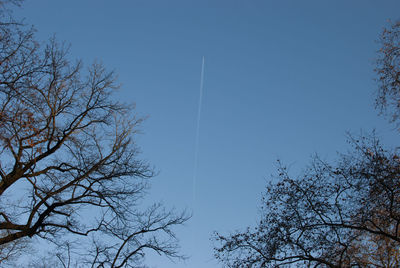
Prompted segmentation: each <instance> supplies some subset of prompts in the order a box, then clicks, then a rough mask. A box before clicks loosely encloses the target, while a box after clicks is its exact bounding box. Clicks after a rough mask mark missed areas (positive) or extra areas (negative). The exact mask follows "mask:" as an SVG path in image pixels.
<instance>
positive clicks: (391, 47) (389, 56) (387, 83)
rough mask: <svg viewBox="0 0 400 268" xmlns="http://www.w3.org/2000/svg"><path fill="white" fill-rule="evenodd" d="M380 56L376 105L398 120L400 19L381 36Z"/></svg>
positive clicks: (391, 117)
mask: <svg viewBox="0 0 400 268" xmlns="http://www.w3.org/2000/svg"><path fill="white" fill-rule="evenodd" d="M379 44H380V45H381V48H380V50H379V57H378V60H377V67H376V69H375V71H376V73H377V74H378V79H377V81H378V83H379V88H378V91H377V98H376V106H377V108H378V109H379V110H380V111H381V112H382V113H384V114H387V115H389V116H390V120H391V122H397V121H398V119H399V116H400V21H397V22H394V23H391V24H390V25H389V26H388V27H387V28H385V29H384V30H383V32H382V34H381V36H380V39H379Z"/></svg>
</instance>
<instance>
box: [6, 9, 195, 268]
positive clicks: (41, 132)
mask: <svg viewBox="0 0 400 268" xmlns="http://www.w3.org/2000/svg"><path fill="white" fill-rule="evenodd" d="M18 2H19V1H16V3H18ZM2 3H3V2H0V4H2ZM6 14H7V15H6ZM0 15H2V20H1V22H0V103H1V105H0V144H1V148H0V176H1V180H0V264H2V262H5V261H6V260H7V259H10V258H11V257H12V256H14V255H16V254H21V252H22V253H24V252H23V248H24V246H25V245H26V242H27V241H29V240H31V239H32V238H35V237H36V238H41V239H43V240H45V241H51V242H52V243H54V244H55V245H59V247H58V250H61V251H60V252H61V253H60V254H59V255H57V256H59V257H60V258H59V260H60V262H62V263H64V265H65V266H69V265H71V258H73V259H74V260H75V261H76V260H77V256H79V258H78V259H79V260H80V261H82V262H87V263H91V265H93V266H101V267H104V266H108V267H130V265H133V264H134V265H138V263H141V261H142V259H143V256H144V252H145V249H151V250H154V251H156V252H158V253H160V254H165V255H167V256H169V257H179V256H180V255H179V254H178V252H177V243H176V242H177V241H176V238H175V235H174V233H173V232H172V229H171V228H172V227H173V226H175V225H179V224H182V223H183V222H185V221H186V220H187V218H188V217H187V215H186V214H175V213H174V212H173V211H165V210H164V209H163V208H162V206H161V205H154V206H152V207H150V208H149V209H148V210H144V211H141V210H140V209H139V208H138V205H137V203H138V200H139V199H140V198H142V197H143V194H144V190H145V189H146V186H147V183H146V180H147V179H148V178H151V177H152V176H153V175H154V174H153V171H152V169H151V168H150V167H149V165H148V164H147V163H146V162H145V161H142V160H140V159H139V158H138V152H139V151H138V148H137V146H136V145H135V143H134V140H133V135H134V134H135V133H136V132H137V130H138V126H139V124H140V123H141V121H142V119H141V118H138V117H136V116H135V114H134V111H133V107H131V106H128V105H124V104H121V103H120V102H118V101H116V100H115V98H114V97H113V92H114V91H115V90H116V89H117V88H118V84H116V82H115V74H114V73H113V72H108V71H106V70H105V68H104V67H103V66H102V65H101V64H100V63H94V64H92V65H91V66H90V67H89V68H87V69H84V68H83V67H82V63H81V62H80V61H76V62H71V61H70V60H69V55H68V48H67V47H66V46H65V45H64V44H62V43H59V42H57V41H56V40H55V39H54V38H53V39H51V40H50V41H49V42H48V43H47V44H46V45H42V44H40V43H39V42H37V41H36V40H35V38H34V30H33V29H31V28H27V27H26V26H24V25H21V24H20V23H16V22H15V21H13V20H10V19H9V18H10V17H9V16H8V15H9V13H7V12H6V11H4V10H3V12H2V13H1V14H0ZM78 237H82V238H79V239H80V240H79V242H78V243H77V242H76V239H78ZM43 240H41V241H43ZM82 241H86V242H82ZM89 242H90V243H89ZM85 243H89V244H85ZM66 245H68V247H66ZM83 245H85V246H83ZM88 245H89V246H88ZM74 248H75V249H74ZM76 248H81V250H82V249H83V251H80V250H77V249H76ZM88 248H89V249H88ZM74 252H75V253H74ZM25 253H26V252H25ZM67 253H68V254H67ZM66 256H68V258H67V257H66ZM61 257H62V258H61ZM67 259H70V262H68V263H69V264H68V265H67V264H66V263H67V262H66V260H67ZM60 262H59V263H60Z"/></svg>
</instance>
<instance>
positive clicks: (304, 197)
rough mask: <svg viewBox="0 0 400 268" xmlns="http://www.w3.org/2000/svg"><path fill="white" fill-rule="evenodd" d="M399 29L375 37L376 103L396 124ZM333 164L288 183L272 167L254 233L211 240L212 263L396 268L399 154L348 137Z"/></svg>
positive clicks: (286, 175) (372, 140) (317, 165)
mask: <svg viewBox="0 0 400 268" xmlns="http://www.w3.org/2000/svg"><path fill="white" fill-rule="evenodd" d="M399 33H400V23H398V22H397V23H393V24H391V25H390V27H388V28H387V29H385V30H384V31H383V33H382V36H381V39H380V44H381V49H380V50H379V58H378V60H377V67H376V72H377V75H378V79H377V80H378V83H379V88H378V90H377V99H376V104H377V107H378V108H379V109H380V111H381V112H383V113H384V114H387V115H389V116H390V120H391V122H394V123H396V124H398V120H399V111H400V109H399V107H400V105H399V103H400V80H399V77H400V61H399V59H400V57H399V52H400V38H399V37H400V34H399ZM349 143H350V144H351V146H352V150H350V151H349V152H348V153H346V154H341V155H340V156H339V159H338V160H337V161H336V162H334V163H327V162H326V161H322V160H321V159H319V158H318V157H315V158H314V159H313V160H312V161H311V163H310V165H309V166H308V167H307V168H306V169H305V171H304V173H303V174H300V175H298V176H292V175H291V174H290V172H288V170H287V168H286V167H285V166H284V165H282V164H281V163H280V162H279V165H278V176H277V178H275V179H274V180H272V181H273V182H271V183H270V184H269V185H268V186H267V188H266V191H265V193H264V195H263V199H262V205H261V217H260V221H259V223H258V224H257V225H256V227H253V228H250V227H249V228H247V229H246V230H245V231H242V232H240V231H238V232H234V233H231V234H228V235H223V234H220V233H215V235H214V237H213V238H214V240H215V242H216V246H215V256H216V258H217V259H218V260H219V261H220V262H221V263H223V264H224V265H225V266H226V267H291V266H304V267H317V266H320V267H398V266H399V265H400V256H399V254H400V230H399V228H400V189H399V185H400V154H399V151H398V148H397V147H396V148H394V149H386V148H385V147H384V146H382V145H381V143H380V142H379V139H378V138H377V137H376V136H375V134H371V135H369V136H368V135H367V136H361V137H359V138H354V137H352V136H350V137H349Z"/></svg>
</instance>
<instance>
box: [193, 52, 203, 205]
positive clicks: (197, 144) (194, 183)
mask: <svg viewBox="0 0 400 268" xmlns="http://www.w3.org/2000/svg"><path fill="white" fill-rule="evenodd" d="M204 63H205V60H204V56H203V58H202V61H201V75H200V94H199V103H198V108H197V127H196V140H195V148H194V168H193V201H195V198H196V179H197V168H198V162H199V161H198V158H199V140H200V119H201V104H202V102H203V85H204Z"/></svg>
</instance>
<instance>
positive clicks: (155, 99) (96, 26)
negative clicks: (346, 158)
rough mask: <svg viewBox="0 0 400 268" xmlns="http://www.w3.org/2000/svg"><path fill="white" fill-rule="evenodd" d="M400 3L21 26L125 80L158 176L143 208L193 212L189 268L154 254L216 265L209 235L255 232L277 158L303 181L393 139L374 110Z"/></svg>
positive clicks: (124, 10) (160, 8) (40, 18)
mask: <svg viewBox="0 0 400 268" xmlns="http://www.w3.org/2000/svg"><path fill="white" fill-rule="evenodd" d="M399 11H400V1H394V0H393V1H368V0H358V1H348V0H346V1H333V0H332V1H327V0H314V1H298V0H293V1H285V0H283V1H272V0H263V1H261V0H241V1H238V0H202V1H190V0H181V1H176V0H163V1H161V0H159V1H154V0H131V1H127V0H126V1H122V0H115V1H108V0H85V1H82V0H80V1H78V0H74V1H58V0H57V1H55V0H26V3H25V5H24V6H23V7H22V9H18V10H16V15H18V16H23V17H25V18H26V22H27V23H29V24H33V25H35V26H36V28H37V29H38V33H37V37H38V38H39V39H40V40H43V41H45V40H46V39H48V37H49V36H51V35H52V34H54V33H56V36H57V38H58V39H60V40H65V41H67V43H70V44H71V45H72V47H71V55H72V57H73V58H74V57H76V58H81V59H83V60H84V61H85V62H86V64H87V65H89V64H90V63H91V62H92V61H93V60H95V59H100V60H102V61H103V63H104V64H105V65H106V66H107V67H108V68H109V69H115V70H116V71H117V72H118V73H119V81H120V82H121V83H122V85H123V86H122V88H121V90H120V92H119V93H118V94H119V97H121V98H122V99H123V100H124V101H127V102H135V103H136V105H137V112H138V113H139V114H140V115H148V116H149V118H148V119H147V121H146V122H145V123H144V124H143V127H142V130H143V135H140V136H139V137H138V139H137V141H138V144H139V145H140V147H141V148H142V150H143V155H142V156H143V158H145V159H148V160H149V161H150V162H151V163H152V164H153V165H154V166H155V167H156V169H157V170H158V171H159V172H160V174H159V175H158V176H157V177H156V178H155V179H154V180H153V183H152V189H151V191H150V194H149V197H148V200H147V201H146V202H150V200H153V201H162V202H164V203H165V204H166V205H167V206H169V207H172V206H175V207H176V208H178V209H184V208H187V209H188V210H189V211H192V212H193V214H194V217H193V218H192V219H191V220H190V221H189V222H188V223H187V225H186V226H184V227H180V228H178V229H177V230H176V231H177V234H178V236H179V237H180V239H181V244H182V252H183V253H185V254H187V255H189V256H191V258H190V259H189V260H187V261H186V262H178V263H172V262H170V261H168V259H165V258H159V257H157V256H154V255H153V254H149V255H148V259H147V263H148V264H149V265H150V266H151V267H163V268H164V267H165V268H169V267H178V268H179V267H191V268H200V267H201V268H204V267H206V268H207V267H220V266H221V265H219V264H218V263H217V262H216V261H215V260H214V259H213V256H212V243H211V242H210V240H209V239H210V236H211V233H212V232H213V231H220V232H222V233H229V232H230V231H234V230H236V229H240V228H243V227H245V226H248V225H253V224H254V223H255V222H256V221H257V217H258V214H257V212H258V207H259V201H260V195H261V192H262V191H263V188H264V186H265V184H266V182H267V181H268V180H269V179H270V175H271V174H274V172H275V166H274V162H275V160H276V159H277V158H280V159H282V160H283V162H284V163H287V164H289V165H290V166H291V167H292V169H291V170H292V171H295V172H296V171H298V170H301V169H302V167H303V166H304V165H305V164H306V163H307V162H308V160H309V157H310V156H311V155H312V154H314V153H316V152H317V153H319V154H320V155H321V156H322V158H325V159H334V158H335V155H336V152H338V151H343V150H345V149H346V148H347V145H346V142H345V132H346V131H351V132H353V133H359V132H360V130H361V129H363V130H366V131H369V130H371V129H373V128H376V129H377V132H378V133H379V134H380V135H381V136H383V137H384V141H386V143H388V144H391V143H394V141H395V139H397V135H396V134H395V133H394V131H393V127H392V126H391V125H389V124H387V123H386V121H385V119H384V118H382V117H378V116H377V113H376V111H375V110H374V109H373V96H374V90H375V88H376V83H375V82H374V81H373V78H374V73H373V68H374V58H375V57H376V54H375V51H376V50H377V48H378V45H377V43H376V42H375V40H376V39H377V38H378V35H379V33H380V32H381V30H382V28H383V26H385V25H387V19H394V20H395V19H399V15H400V14H399ZM202 56H205V58H206V67H205V81H204V95H203V97H204V98H203V107H202V117H201V127H200V143H199V162H198V164H199V166H198V174H197V184H196V199H195V200H194V201H193V196H192V187H193V185H192V177H193V167H194V165H193V163H194V149H195V135H196V133H195V132H196V118H197V104H198V98H199V85H200V69H201V57H202Z"/></svg>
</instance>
